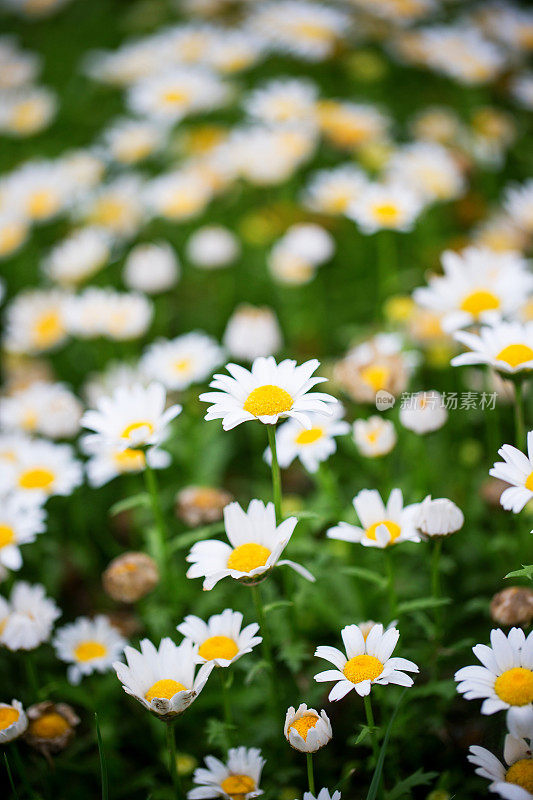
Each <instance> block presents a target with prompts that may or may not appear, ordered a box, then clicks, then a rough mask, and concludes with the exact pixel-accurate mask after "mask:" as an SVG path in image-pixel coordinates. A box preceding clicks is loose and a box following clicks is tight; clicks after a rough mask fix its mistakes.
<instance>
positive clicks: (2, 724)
mask: <svg viewBox="0 0 533 800" xmlns="http://www.w3.org/2000/svg"><path fill="white" fill-rule="evenodd" d="M27 727H28V719H27V717H26V714H25V712H24V709H23V707H22V703H21V702H20V701H19V700H12V701H11V703H0V744H7V742H12V741H13V740H14V739H18V738H19V736H22V734H23V733H24V731H25V730H26V728H27Z"/></svg>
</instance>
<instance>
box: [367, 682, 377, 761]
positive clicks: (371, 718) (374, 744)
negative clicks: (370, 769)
mask: <svg viewBox="0 0 533 800" xmlns="http://www.w3.org/2000/svg"><path fill="white" fill-rule="evenodd" d="M364 703H365V714H366V724H367V725H368V727H369V728H370V740H371V742H372V754H373V756H374V765H375V764H376V762H377V760H378V755H379V747H378V740H377V737H376V731H375V727H376V723H375V722H374V712H373V710H372V700H371V699H370V694H367V695H365V697H364Z"/></svg>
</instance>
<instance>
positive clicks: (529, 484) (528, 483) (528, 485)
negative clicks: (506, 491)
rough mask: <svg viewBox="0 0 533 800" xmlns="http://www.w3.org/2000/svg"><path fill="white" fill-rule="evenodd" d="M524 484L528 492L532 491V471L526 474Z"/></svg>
mask: <svg viewBox="0 0 533 800" xmlns="http://www.w3.org/2000/svg"><path fill="white" fill-rule="evenodd" d="M524 486H525V487H526V489H529V491H530V492H533V472H530V473H529V475H528V476H527V478H526V482H525V483H524Z"/></svg>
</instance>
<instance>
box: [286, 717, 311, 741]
mask: <svg viewBox="0 0 533 800" xmlns="http://www.w3.org/2000/svg"><path fill="white" fill-rule="evenodd" d="M317 722H318V717H317V716H315V714H304V715H303V717H300V719H296V720H294V722H291V724H290V725H289V730H290V729H291V728H293V729H294V730H295V731H296V732H297V733H299V734H300V736H301V737H302V739H303V740H304V742H306V741H307V734H308V733H309V731H310V730H311V728H314V727H315V725H316V724H317Z"/></svg>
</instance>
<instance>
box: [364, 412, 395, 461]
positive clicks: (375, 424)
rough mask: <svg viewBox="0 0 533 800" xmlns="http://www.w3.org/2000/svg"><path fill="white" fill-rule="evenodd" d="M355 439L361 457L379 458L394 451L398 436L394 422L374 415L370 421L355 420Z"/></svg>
mask: <svg viewBox="0 0 533 800" xmlns="http://www.w3.org/2000/svg"><path fill="white" fill-rule="evenodd" d="M353 439H354V442H355V445H356V447H357V449H358V450H359V452H360V453H361V455H363V456H367V457H368V458H377V457H379V456H385V455H387V453H390V452H391V450H393V449H394V447H395V446H396V442H397V441H398V436H397V434H396V428H395V427H394V423H393V422H391V421H390V420H389V419H383V417H379V416H378V415H377V414H374V416H372V417H369V418H368V419H356V420H355V422H354V424H353Z"/></svg>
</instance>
